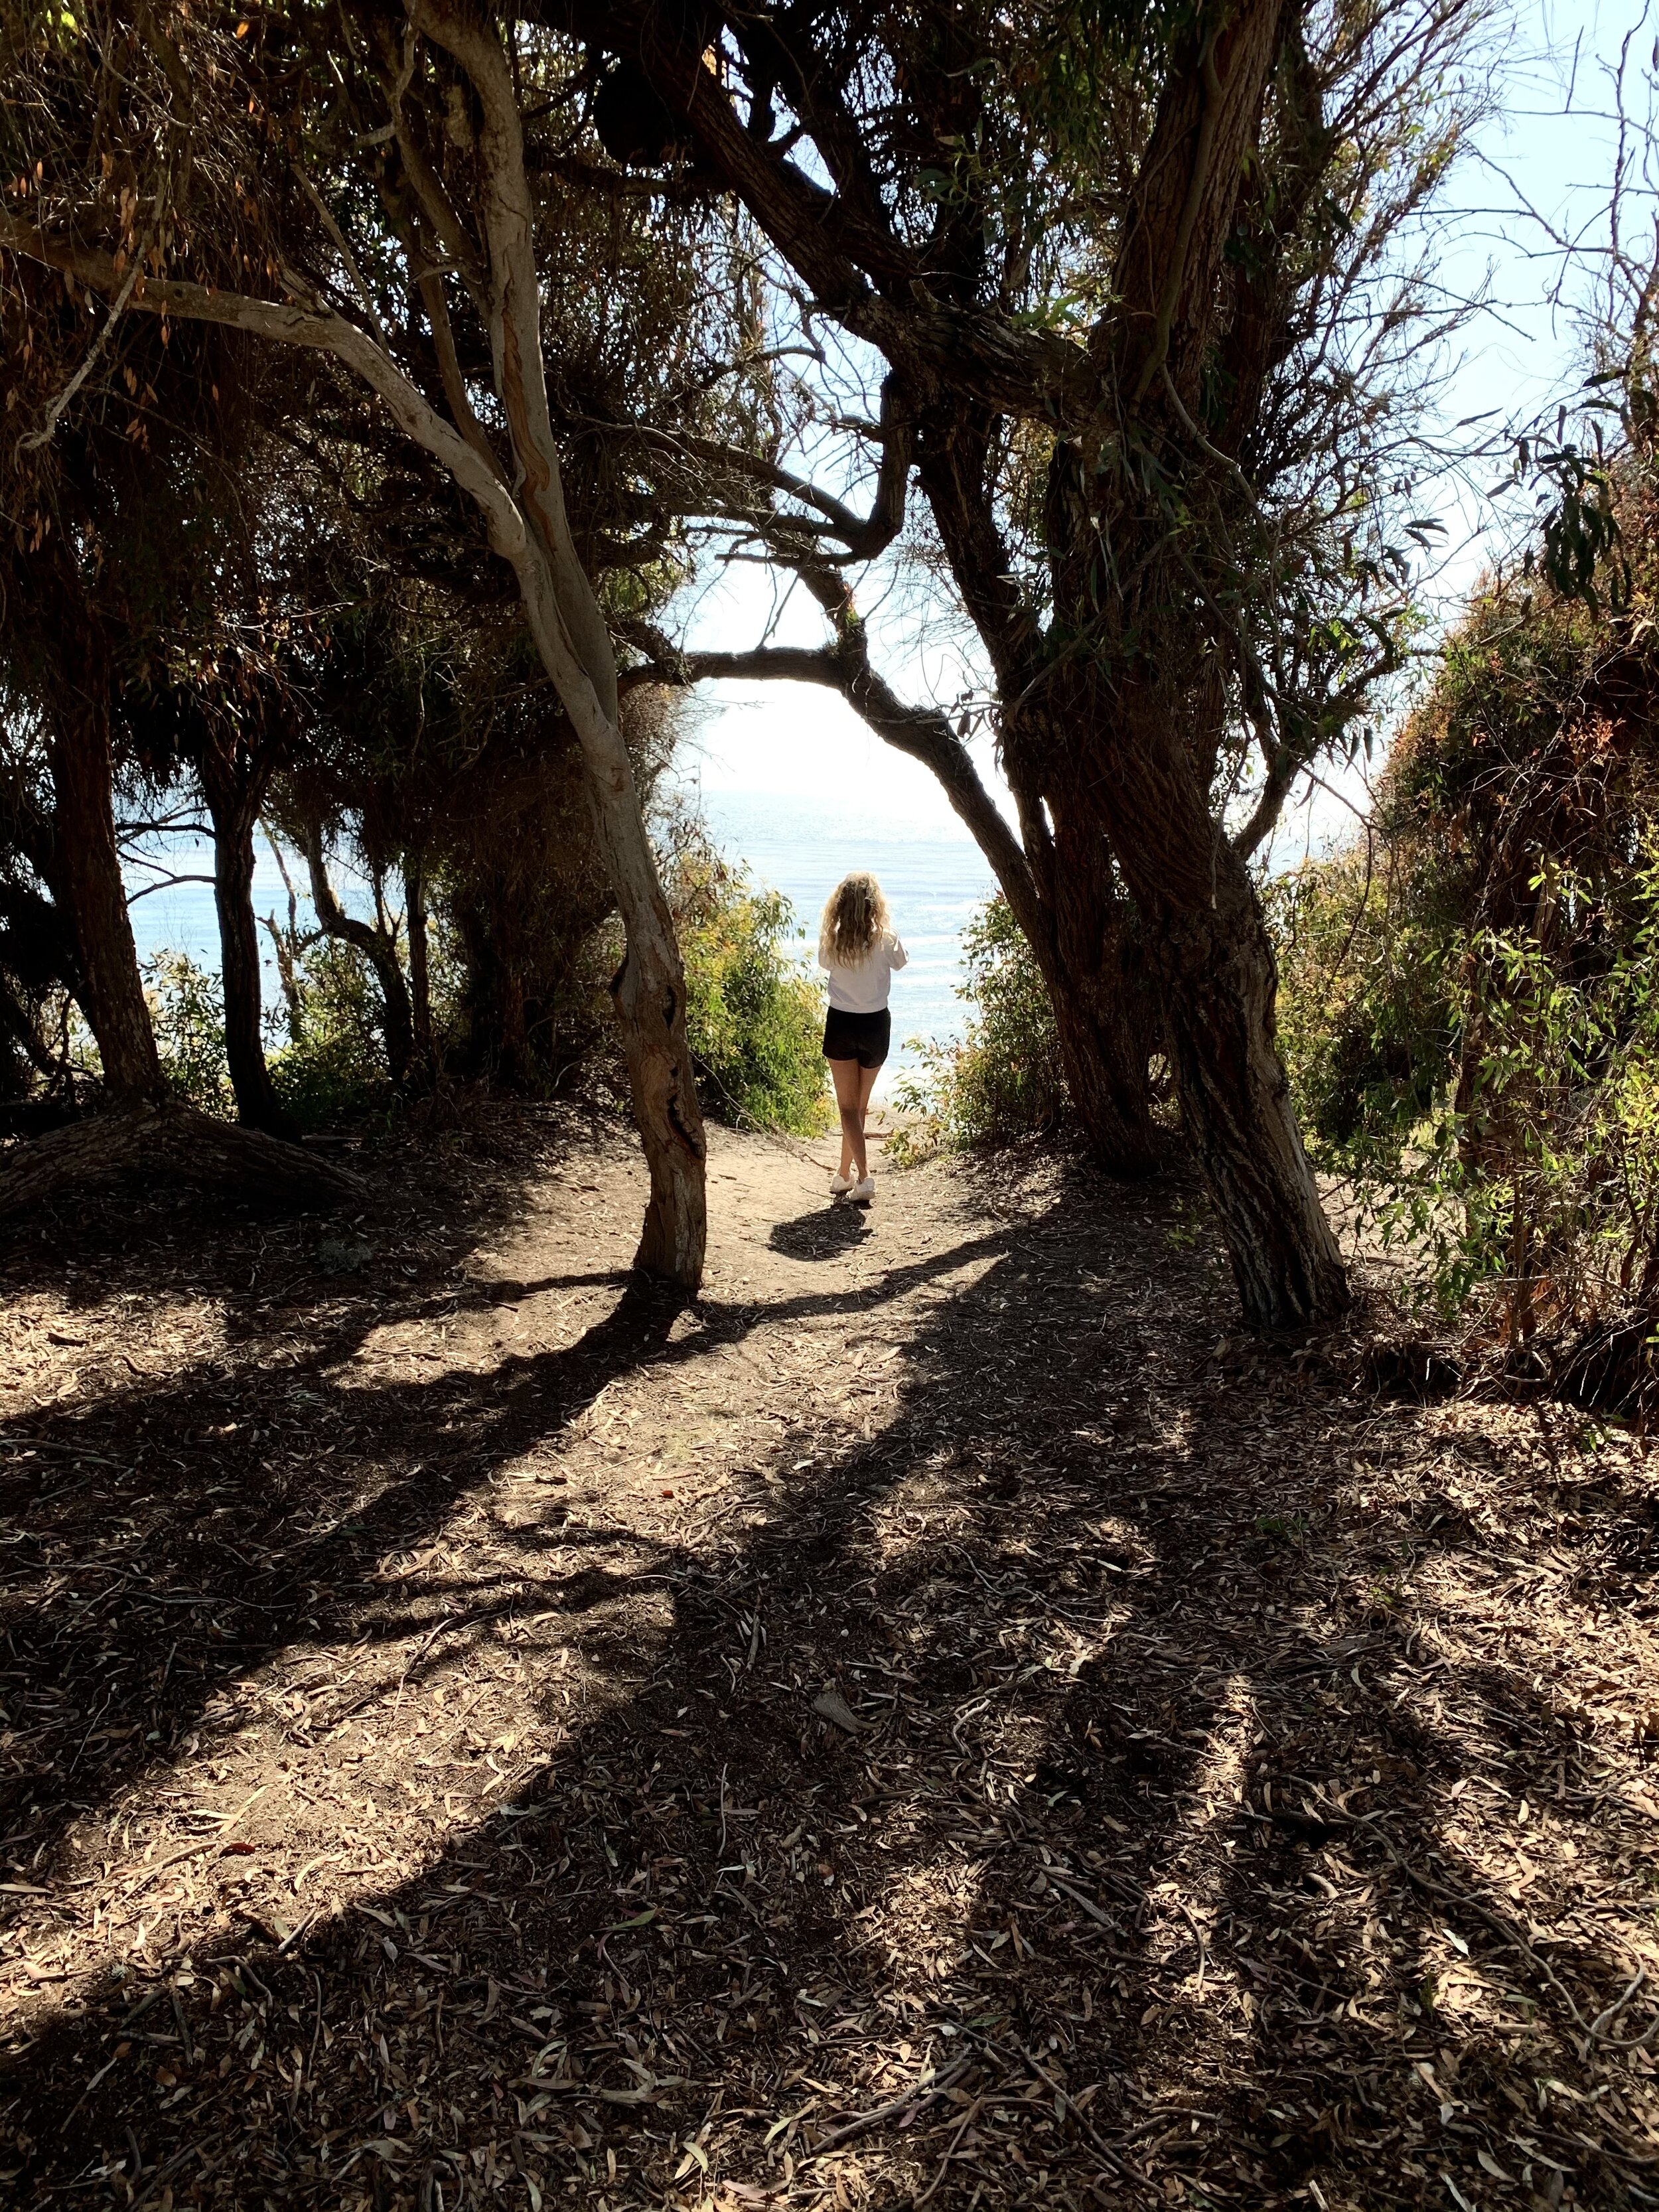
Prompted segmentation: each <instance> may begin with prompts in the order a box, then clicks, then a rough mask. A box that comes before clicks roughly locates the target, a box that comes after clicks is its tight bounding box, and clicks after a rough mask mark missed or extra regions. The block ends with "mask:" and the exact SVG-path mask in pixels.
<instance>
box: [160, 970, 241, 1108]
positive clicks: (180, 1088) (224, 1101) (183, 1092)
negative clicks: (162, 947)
mask: <svg viewBox="0 0 1659 2212" xmlns="http://www.w3.org/2000/svg"><path fill="white" fill-rule="evenodd" d="M143 977H144V996H145V998H146V999H147V1000H149V1018H150V1025H151V1027H152V1028H153V1029H154V1030H155V1049H156V1051H157V1053H158V1054H159V1055H160V1057H161V1073H162V1074H163V1075H164V1076H165V1077H166V1078H167V1087H168V1089H169V1090H171V1091H174V1092H176V1094H177V1095H178V1096H179V1097H180V1098H185V1099H187V1100H188V1101H189V1102H190V1103H191V1105H192V1106H198V1107H200V1109H202V1111H203V1112H204V1114H218V1115H225V1116H227V1117H229V1118H232V1119H234V1115H235V1112H236V1100H235V1097H234V1093H233V1092H232V1090H231V1087H230V1074H229V1071H228V1069H227V1067H226V1065H225V1006H224V998H223V995H222V992H221V990H220V986H219V978H218V977H217V976H216V975H209V974H208V972H207V970H206V969H204V968H198V967H197V965H196V963H195V962H194V961H193V960H192V959H191V957H190V955H189V954H188V953H187V952H157V953H155V954H154V955H153V956H152V957H151V958H149V960H147V961H146V962H145V963H144V968H143Z"/></svg>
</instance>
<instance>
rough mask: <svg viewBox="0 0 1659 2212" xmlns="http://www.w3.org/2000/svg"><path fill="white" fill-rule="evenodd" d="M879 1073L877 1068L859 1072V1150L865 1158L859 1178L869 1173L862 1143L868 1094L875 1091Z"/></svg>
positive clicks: (867, 1110) (867, 1112)
mask: <svg viewBox="0 0 1659 2212" xmlns="http://www.w3.org/2000/svg"><path fill="white" fill-rule="evenodd" d="M880 1073H881V1070H880V1069H879V1068H878V1067H861V1068H860V1070H859V1150H860V1153H861V1154H864V1156H865V1158H866V1164H865V1166H864V1167H862V1168H861V1169H860V1170H859V1172H860V1177H862V1176H867V1175H868V1174H869V1172H870V1169H869V1165H868V1154H867V1152H866V1146H865V1141H864V1125H865V1122H866V1120H867V1119H868V1117H869V1113H870V1093H871V1092H872V1091H873V1090H874V1089H875V1087H876V1078H877V1077H878V1075H879V1074H880Z"/></svg>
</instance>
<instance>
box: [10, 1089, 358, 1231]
mask: <svg viewBox="0 0 1659 2212" xmlns="http://www.w3.org/2000/svg"><path fill="white" fill-rule="evenodd" d="M135 1174H136V1175H144V1176H152V1177H171V1178H173V1179H175V1180H177V1181H179V1182H189V1183H196V1184H202V1183H207V1184H221V1183H224V1184H230V1185H232V1186H234V1188H237V1189H239V1190H241V1191H243V1192H245V1193H246V1194H247V1195H248V1196H250V1197H257V1198H262V1199H265V1200H269V1201H270V1202H271V1203H272V1204H274V1205H278V1206H327V1205H339V1204H341V1203H343V1201H345V1200H348V1199H356V1198H359V1197H361V1196H362V1192H363V1188H364V1186H363V1184H362V1182H361V1181H360V1180H359V1179H358V1177H357V1176H354V1175H352V1174H350V1173H349V1171H348V1170H346V1169H344V1168H342V1167H338V1166H337V1165H336V1164H335V1163H334V1162H333V1161H331V1160H325V1159H322V1158H319V1156H318V1155H317V1154H316V1153H314V1152H307V1150H306V1149H305V1148H304V1146H301V1145H294V1144H289V1143H287V1142H285V1141H284V1140H283V1139H282V1138H280V1137H270V1136H267V1135H266V1134H265V1133H264V1131H263V1130H262V1129H246V1128H240V1127H237V1126H236V1125H235V1124H234V1123H233V1122H229V1121H215V1120H214V1119H213V1117H212V1116H211V1115H208V1114H202V1113H198V1112H197V1109H195V1108H194V1107H193V1106H176V1105H165V1106H123V1107H118V1108H117V1109H114V1110H112V1111H111V1112H109V1113H106V1114H95V1115H90V1116H88V1118H87V1119H86V1120H84V1121H72V1122H70V1124H69V1125H68V1127H64V1128H61V1129H53V1130H52V1131H51V1132H49V1133H48V1134H46V1136H43V1137H37V1138H34V1139H32V1140H31V1141H30V1142H29V1143H27V1144H22V1145H18V1146H15V1148H14V1149H13V1150H12V1151H11V1152H10V1153H9V1155H8V1156H6V1157H5V1158H4V1160H3V1164H0V1220H3V1219H5V1218H8V1217H9V1216H12V1215H15V1214H19V1213H21V1212H25V1211H27V1208H29V1207H30V1206H38V1205H40V1204H41V1203H42V1202H43V1201H44V1200H46V1199H49V1198H55V1197H56V1196H58V1194H59V1193H60V1192H63V1191H66V1190H72V1189H84V1188H91V1187H94V1186H97V1185H100V1184H103V1183H107V1182H112V1181H114V1180H115V1179H116V1178H117V1177H118V1176H125V1175H135Z"/></svg>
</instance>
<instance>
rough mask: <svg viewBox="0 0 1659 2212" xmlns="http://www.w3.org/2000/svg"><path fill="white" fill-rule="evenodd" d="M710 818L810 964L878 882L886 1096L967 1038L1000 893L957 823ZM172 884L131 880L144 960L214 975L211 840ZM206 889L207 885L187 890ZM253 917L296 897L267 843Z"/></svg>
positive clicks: (269, 965) (349, 885) (791, 800)
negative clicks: (890, 940)
mask: <svg viewBox="0 0 1659 2212" xmlns="http://www.w3.org/2000/svg"><path fill="white" fill-rule="evenodd" d="M702 809H703V812H704V814H705V816H706V817H707V818H708V824H709V827H710V828H711V829H712V830H713V831H714V837H715V841H716V842H717V843H718V844H719V846H720V849H721V851H722V852H724V853H725V854H726V856H727V857H728V858H729V859H731V860H737V861H741V862H742V863H743V865H744V866H745V867H746V868H747V869H748V870H749V872H750V874H751V875H752V876H754V877H755V878H756V879H757V881H758V882H761V883H763V884H769V885H770V886H771V887H772V888H773V889H774V890H780V891H781V892H782V893H783V895H784V896H785V897H786V898H787V900H788V901H789V902H790V904H791V906H792V907H793V909H794V914H795V921H796V925H797V934H796V939H795V943H794V949H795V950H796V951H799V953H800V954H801V955H802V956H803V957H806V958H809V959H810V958H811V953H812V950H813V947H814V945H816V942H817V921H818V915H819V913H820V911H821V910H822V908H823V902H824V900H825V899H826V898H827V897H828V896H829V893H830V891H831V890H833V889H834V888H835V886H836V883H837V882H838V881H839V880H840V878H842V876H843V875H845V874H846V873H847V872H848V871H849V870H850V869H853V868H868V869H871V870H872V872H874V874H875V875H876V876H877V877H878V878H879V879H880V882H881V884H882V888H883V889H884V890H885V892H886V894H887V900H888V904H889V905H890V907H891V908H892V911H893V923H894V927H896V930H897V931H898V933H899V935H900V937H901V938H902V939H903V940H904V946H905V950H906V951H908V954H909V956H910V960H909V965H908V967H907V968H906V969H904V970H903V972H902V974H901V975H898V976H896V978H895V979H894V983H893V998H892V1007H893V1056H892V1058H891V1059H890V1060H889V1062H888V1064H887V1066H886V1068H885V1069H884V1071H883V1077H882V1080H881V1082H880V1083H879V1084H878V1086H877V1096H878V1097H882V1096H883V1095H884V1094H885V1093H887V1092H889V1091H890V1089H891V1085H892V1081H893V1078H894V1077H895V1076H896V1074H897V1073H898V1072H899V1071H900V1070H901V1069H902V1068H903V1067H905V1066H908V1065H909V1064H910V1063H911V1062H912V1061H914V1060H915V1057H916V1051H915V1042H914V1041H915V1040H917V1039H929V1038H938V1039H939V1040H940V1041H942V1042H943V1041H946V1040H949V1039H951V1038H955V1037H957V1036H961V1034H962V1030H963V1015H964V1008H963V1005H962V1002H961V1000H959V999H958V998H957V995H956V992H957V985H958V984H959V983H960V981H961V980H962V966H961V947H962V931H963V925H964V923H966V922H967V921H969V918H970V917H971V915H973V913H974V911H975V908H977V907H978V906H980V905H981V903H982V902H984V900H986V899H987V898H988V897H989V896H990V894H991V891H992V890H993V889H994V880H993V878H992V875H991V871H990V868H989V867H988V866H987V863H986V861H985V859H984V856H983V855H982V854H981V852H980V849H979V848H978V846H977V845H975V843H974V842H973V840H972V838H970V837H969V835H968V833H967V831H966V830H965V829H958V827H957V823H955V821H954V818H953V817H945V820H944V821H942V822H941V821H940V820H939V819H936V818H932V817H925V816H918V817H915V818H914V819H910V820H906V819H904V818H902V817H894V816H893V815H891V814H885V815H884V816H883V817H882V818H881V822H880V827H879V829H878V830H877V831H875V832H873V833H872V830H871V828H870V823H869V817H868V816H867V815H854V814H851V813H847V814H835V813H829V812H823V811H820V810H818V809H817V807H815V806H814V805H812V804H811V802H810V801H808V800H805V799H801V798H799V797H793V796H787V795H781V794H779V793H769V792H740V791H706V792H704V793H703V794H702ZM152 849H153V851H154V852H155V854H156V855H157V856H158V857H164V860H165V868H166V872H168V873H171V874H173V875H174V876H178V877H180V878H186V880H184V881H180V882H178V883H174V884H168V885H166V886H165V887H162V888H157V889H155V890H147V889H145V888H144V886H145V885H147V884H150V883H151V882H153V881H155V875H156V872H155V870H148V869H145V868H144V867H143V866H136V865H135V866H131V867H130V868H129V870H128V884H129V895H130V896H131V895H132V894H135V893H138V894H142V895H140V896H134V897H133V901H132V905H131V915H132V927H133V935H134V936H135V938H136V939H137V945H138V957H139V958H140V959H141V960H144V959H148V958H149V957H151V956H152V955H153V954H155V953H157V952H161V951H179V952H186V953H188V954H189V955H190V957H191V959H192V960H193V961H195V962H196V963H197V965H198V966H199V967H202V968H204V969H209V970H210V971H213V972H216V971H217V969H218V966H219V931H218V922H217V919H216V915H215V914H214V908H213V885H212V872H213V855H212V848H211V847H210V845H209V843H208V842H207V841H206V840H205V839H204V838H196V837H191V836H182V835H174V836H170V837H169V838H168V839H167V842H166V844H165V847H163V846H162V845H161V843H160V842H159V841H157V842H156V843H155V845H154V847H153V848H152ZM289 870H290V872H293V873H294V874H295V887H296V889H298V890H299V891H300V893H301V899H300V919H301V927H305V926H306V925H307V923H308V922H309V921H310V917H311V902H310V900H309V899H308V898H307V896H305V878H304V871H303V867H302V866H301V868H300V869H299V870H298V871H297V872H295V864H294V861H293V860H292V859H291V858H290V859H289ZM191 878H197V879H201V878H205V880H190V879H191ZM337 889H338V891H339V894H340V897H341V900H342V902H343V904H344V905H345V906H346V907H347V908H348V909H349V910H350V911H352V912H355V913H361V914H366V913H368V911H369V902H368V896H367V893H366V889H365V886H363V885H362V884H357V883H354V882H353V880H352V879H351V878H349V876H347V875H345V874H344V873H343V872H337ZM253 899H254V907H255V910H256V912H258V914H260V915H266V914H275V915H276V917H277V920H278V921H284V920H285V919H286V916H287V913H288V894H287V892H286V891H285V890H284V889H283V880H282V877H281V875H280V874H279V873H278V872H277V868H276V862H275V861H274V860H272V858H271V855H270V848H269V847H268V846H267V845H266V843H265V841H264V836H263V835H261V836H259V838H258V843H257V848H256V864H255V869H254V878H253ZM264 964H265V997H266V1003H267V1004H268V1005H269V1004H271V1003H274V1002H275V1000H276V990H277V985H276V967H275V963H274V962H273V961H272V960H271V958H270V954H269V951H267V953H266V958H265V963H264Z"/></svg>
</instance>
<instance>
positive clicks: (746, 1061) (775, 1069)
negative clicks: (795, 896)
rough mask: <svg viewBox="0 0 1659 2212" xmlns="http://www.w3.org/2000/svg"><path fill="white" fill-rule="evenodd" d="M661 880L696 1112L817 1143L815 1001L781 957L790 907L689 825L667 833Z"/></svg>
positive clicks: (810, 983) (821, 1085) (821, 1090)
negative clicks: (676, 955)
mask: <svg viewBox="0 0 1659 2212" xmlns="http://www.w3.org/2000/svg"><path fill="white" fill-rule="evenodd" d="M666 875H667V881H668V890H669V898H670V902H671V905H672V906H673V908H674V913H675V919H676V921H677V923H678V929H679V939H680V956H681V958H682V959H683V960H684V963H685V993H686V997H685V1027H686V1036H687V1039H688V1041H689V1042H690V1048H691V1058H692V1062H693V1065H694V1066H696V1072H697V1084H698V1089H699V1092H700V1095H701V1097H702V1103H703V1109H704V1111H705V1112H707V1113H708V1114H710V1115H713V1116H714V1118H715V1119H716V1120H718V1121H730V1122H732V1123H733V1124H735V1125H736V1126H738V1127H744V1128H762V1129H787V1130H791V1131H793V1133H795V1134H797V1135H799V1136H816V1135H817V1134H818V1133H819V1132H820V1131H822V1130H823V1129H824V1128H826V1127H828V1126H829V1119H830V1109H829V1090H828V1083H827V1078H826V1074H825V1065H824V1060H823V1006H824V997H823V987H822V986H821V985H820V984H819V983H818V982H817V981H816V980H815V978H814V977H813V975H811V971H810V970H809V969H807V968H806V967H805V964H804V963H802V962H801V961H799V960H797V959H794V958H793V957H791V956H790V954H789V953H788V952H787V951H786V950H785V946H786V945H787V941H788V939H789V938H790V936H791V935H792V933H793V929H794V913H793V908H791V906H790V903H789V902H788V900H787V898H785V897H784V896H783V895H782V893H781V892H780V891H775V890H767V889H765V888H764V887H763V886H762V885H759V884H755V883H754V882H752V881H751V879H750V877H749V875H748V873H747V872H746V871H745V870H744V869H742V868H738V867H733V866H732V865H731V863H730V862H729V861H727V860H723V859H722V858H721V856H720V854H718V853H717V852H716V851H715V850H714V847H713V846H712V845H711V844H710V842H708V837H707V835H706V834H705V833H704V832H703V830H702V829H701V827H700V826H696V825H692V826H690V827H688V826H687V825H685V824H684V823H681V824H678V825H677V827H676V829H675V833H674V843H673V846H672V848H671V851H670V853H669V855H668V863H667V868H666Z"/></svg>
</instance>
